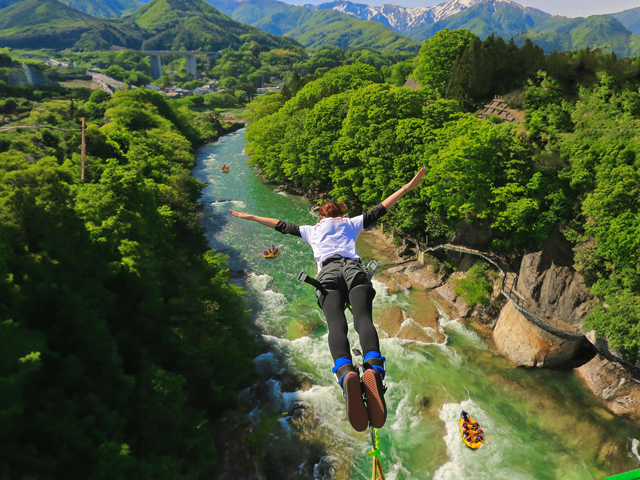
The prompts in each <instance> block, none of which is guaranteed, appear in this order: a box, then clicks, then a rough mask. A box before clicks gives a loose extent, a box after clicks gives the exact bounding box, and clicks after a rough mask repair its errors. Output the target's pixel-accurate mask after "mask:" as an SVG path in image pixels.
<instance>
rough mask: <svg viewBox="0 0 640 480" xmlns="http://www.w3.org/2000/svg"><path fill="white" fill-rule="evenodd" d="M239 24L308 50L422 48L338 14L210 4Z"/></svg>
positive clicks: (268, 0) (256, 2) (252, 1)
mask: <svg viewBox="0 0 640 480" xmlns="http://www.w3.org/2000/svg"><path fill="white" fill-rule="evenodd" d="M209 3H211V4H212V5H213V6H215V7H216V8H219V9H220V10H221V11H224V12H226V13H227V14H228V15H230V16H232V17H233V18H234V19H235V20H238V21H240V22H243V23H247V24H250V25H253V26H255V27H258V28H259V29H261V30H264V31H265V32H268V33H271V34H273V35H284V36H287V37H292V38H295V39H296V40H297V41H298V42H300V43H302V44H303V45H304V46H305V47H308V48H320V47H323V46H327V45H333V46H338V47H345V48H346V47H352V48H370V49H375V50H381V51H384V52H387V53H393V52H398V51H416V52H417V50H418V49H419V48H420V45H419V44H418V43H417V42H415V41H413V40H410V39H409V38H407V37H405V36H403V35H401V34H399V33H397V32H395V31H393V30H392V29H391V28H389V27H387V26H385V25H383V24H381V23H379V22H375V21H366V20H360V19H358V18H355V17H354V16H352V15H347V14H344V13H341V12H338V11H335V10H330V9H329V10H318V11H313V10H310V9H308V8H306V7H297V6H293V5H289V4H287V3H284V2H279V1H277V0H265V1H262V0H246V1H242V2H240V1H233V0H209Z"/></svg>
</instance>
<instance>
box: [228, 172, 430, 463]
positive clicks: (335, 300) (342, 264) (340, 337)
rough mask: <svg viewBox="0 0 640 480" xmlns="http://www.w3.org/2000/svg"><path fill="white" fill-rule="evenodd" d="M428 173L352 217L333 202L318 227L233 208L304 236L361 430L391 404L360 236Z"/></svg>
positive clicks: (336, 370)
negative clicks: (357, 359)
mask: <svg viewBox="0 0 640 480" xmlns="http://www.w3.org/2000/svg"><path fill="white" fill-rule="evenodd" d="M424 173H425V168H424V167H423V168H421V169H420V171H419V172H418V173H417V174H416V176H415V177H414V178H413V179H412V180H411V181H410V182H409V183H407V184H406V185H405V186H403V187H402V188H401V189H399V190H398V191H396V192H395V193H393V194H392V195H390V196H389V197H388V198H386V199H385V200H383V201H382V203H380V204H379V205H378V206H376V207H374V208H372V209H371V210H369V211H367V212H365V213H363V214H362V215H358V216H357V217H354V218H348V217H345V216H344V215H345V213H346V206H345V205H344V204H341V205H338V204H336V203H335V202H332V201H330V202H325V203H324V204H323V205H322V206H321V207H320V212H319V213H320V221H319V222H318V223H317V224H316V225H300V226H298V225H294V224H293V223H287V222H284V221H282V220H278V219H275V218H268V217H259V216H257V215H251V214H248V213H242V212H236V211H234V210H230V212H231V213H232V214H233V215H234V216H235V217H238V218H241V219H245V220H251V221H254V222H257V223H260V224H261V225H265V226H267V227H270V228H273V229H275V230H276V231H278V232H280V233H282V234H289V235H294V236H297V237H300V238H301V239H302V240H303V241H305V242H306V243H308V244H309V245H310V246H311V248H312V250H313V255H314V258H315V261H316V263H317V266H318V276H317V278H316V279H310V280H309V282H308V283H312V284H313V285H314V286H316V287H317V289H318V292H317V296H318V306H319V307H320V308H321V309H322V311H323V313H324V315H325V317H326V319H327V326H328V327H329V350H330V351H331V355H332V357H333V360H334V367H333V369H332V372H333V374H334V376H335V378H336V381H337V382H338V384H339V385H340V386H341V387H342V391H343V395H344V398H345V403H346V410H347V418H348V419H349V423H351V426H352V427H353V428H354V429H355V430H357V431H358V432H363V431H365V430H366V429H367V427H371V431H372V432H373V431H374V430H375V429H378V428H382V426H383V425H384V423H385V421H386V419H387V407H386V403H385V400H384V394H385V390H386V389H385V388H384V386H383V385H382V380H383V379H384V378H385V357H383V356H382V354H381V352H380V342H379V340H378V333H377V332H376V328H375V327H374V325H373V298H374V297H375V294H376V292H375V290H374V289H373V285H372V284H371V280H370V279H369V277H368V275H367V273H366V272H365V270H364V267H363V265H362V259H361V258H360V256H359V254H358V251H357V249H356V239H357V238H358V235H360V233H362V231H363V230H364V229H365V228H367V227H369V226H370V225H372V224H373V223H374V222H376V221H377V220H378V219H379V218H380V217H382V216H383V215H385V214H386V213H387V212H388V211H389V209H390V208H391V207H393V206H394V205H395V204H396V203H397V202H398V200H400V199H401V198H402V197H403V196H404V195H405V194H406V193H407V192H408V191H409V190H412V189H414V188H416V187H417V186H418V185H420V182H421V181H422V177H423V176H424ZM347 302H348V304H350V305H351V309H352V312H353V324H354V327H355V329H356V332H357V333H358V336H359V337H360V346H361V348H362V351H363V352H364V363H363V365H362V367H363V368H362V370H363V371H362V375H360V372H359V371H358V369H356V367H355V366H354V364H353V360H352V357H351V352H350V346H349V340H348V338H347V332H348V324H347V319H346V317H345V314H344V308H345V305H346V304H347ZM365 402H366V404H365ZM374 450H375V443H374ZM374 460H375V459H374Z"/></svg>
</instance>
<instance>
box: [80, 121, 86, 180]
mask: <svg viewBox="0 0 640 480" xmlns="http://www.w3.org/2000/svg"><path fill="white" fill-rule="evenodd" d="M84 130H85V124H84V117H82V150H81V154H80V155H81V158H82V170H81V173H80V179H81V180H82V181H83V182H84V158H85V151H86V149H85V143H84Z"/></svg>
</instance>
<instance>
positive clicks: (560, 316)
mask: <svg viewBox="0 0 640 480" xmlns="http://www.w3.org/2000/svg"><path fill="white" fill-rule="evenodd" d="M572 265H573V251H572V249H571V245H570V244H569V242H568V241H567V240H566V239H565V238H564V236H563V235H562V233H561V232H560V231H559V230H558V229H556V230H555V231H554V232H553V233H552V235H551V236H550V238H549V241H548V242H547V245H546V246H545V248H544V250H543V251H541V252H535V253H529V254H527V255H525V256H524V257H523V258H522V263H521V266H520V275H519V276H518V285H517V289H518V292H519V293H520V294H521V295H522V297H523V298H524V302H525V303H524V306H525V308H526V309H527V310H528V311H529V312H531V313H532V314H533V315H535V316H537V317H538V318H540V319H542V320H545V321H548V322H549V323H552V324H557V323H560V322H562V323H566V324H569V325H571V326H573V327H574V328H573V329H575V330H577V331H578V332H580V333H584V329H583V325H584V318H585V317H586V315H587V314H588V313H589V310H590V307H591V296H590V295H589V292H588V291H587V287H586V285H585V282H584V278H583V277H582V275H580V274H579V273H578V272H576V271H575V270H574V269H573V267H572Z"/></svg>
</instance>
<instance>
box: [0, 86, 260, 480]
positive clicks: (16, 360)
mask: <svg viewBox="0 0 640 480" xmlns="http://www.w3.org/2000/svg"><path fill="white" fill-rule="evenodd" d="M0 91H1V92H2V96H3V97H4V99H2V100H0V109H2V110H3V112H6V111H7V110H11V111H12V113H13V114H14V115H20V116H21V117H22V118H23V120H22V123H23V124H24V125H43V124H46V125H55V126H56V127H58V128H62V129H66V130H68V131H66V132H65V131H60V130H54V129H48V128H42V129H37V130H13V131H10V132H2V133H0V279H1V280H0V330H1V331H0V392H1V396H0V443H1V444H2V449H0V478H3V479H10V478H11V479H18V478H21V479H27V478H29V479H45V478H85V479H113V478H131V479H143V478H148V479H151V478H154V479H167V480H175V479H177V478H203V475H206V474H208V473H210V472H211V471H212V470H213V469H214V468H215V467H216V465H217V461H218V460H217V459H218V456H217V453H216V447H215V441H216V439H217V438H218V437H217V436H216V435H215V432H214V431H213V427H212V422H213V421H214V420H215V419H217V418H219V417H220V415H222V414H223V413H224V411H225V409H227V408H229V407H230V406H233V405H234V403H235V401H236V398H237V394H238V391H239V390H240V389H242V388H245V387H246V386H248V385H249V384H250V383H251V382H250V380H251V378H252V359H253V358H254V357H255V355H256V345H255V342H254V339H253V336H251V335H250V334H249V333H248V330H247V328H246V327H247V318H248V317H247V315H246V312H245V307H244V304H243V301H242V292H241V291H240V290H239V288H238V287H235V286H233V285H231V284H230V283H229V282H228V280H229V271H228V267H227V263H226V259H225V257H224V256H223V255H221V254H218V253H216V252H215V251H211V250H209V249H208V247H207V245H206V240H205V238H204V236H203V231H202V229H201V227H200V226H199V225H198V222H197V220H198V213H197V210H196V201H197V200H198V198H199V197H200V193H201V190H202V188H203V186H204V185H203V184H202V183H200V182H199V181H197V180H195V179H194V178H193V177H192V176H191V174H190V172H191V168H192V166H193V160H194V158H193V153H192V151H193V146H194V145H196V144H198V143H202V142H204V141H207V140H208V139H209V138H211V135H213V134H214V133H215V130H214V128H213V126H212V125H211V124H210V122H207V121H206V118H205V119H199V118H195V116H194V114H192V113H190V112H189V111H188V110H186V109H184V108H182V107H175V106H173V105H171V104H169V103H168V102H167V101H166V99H165V97H163V96H162V95H160V94H158V93H156V92H153V91H150V90H146V89H138V90H130V91H124V92H118V93H116V94H114V95H113V96H110V95H108V94H105V93H104V92H101V91H95V92H93V93H91V94H90V96H89V95H88V93H90V92H89V91H86V90H83V89H71V90H70V89H60V88H58V89H49V90H48V91H40V92H41V94H39V95H37V96H36V95H34V91H33V87H24V86H22V87H20V88H12V87H8V86H6V85H5V86H0ZM42 93H44V94H45V95H44V96H43V95H42ZM9 95H10V96H11V97H10V98H7V97H8V96H9ZM0 115H1V113H0ZM80 117H85V118H87V119H89V124H88V128H87V131H86V138H87V157H86V174H85V180H84V181H82V180H81V178H80V168H81V166H80V161H81V158H80V148H79V147H80V133H79V132H80V128H79V123H80V120H79V119H80ZM229 359H233V360H232V362H231V363H230V361H229Z"/></svg>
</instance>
